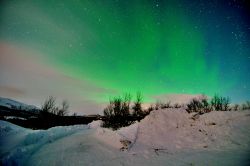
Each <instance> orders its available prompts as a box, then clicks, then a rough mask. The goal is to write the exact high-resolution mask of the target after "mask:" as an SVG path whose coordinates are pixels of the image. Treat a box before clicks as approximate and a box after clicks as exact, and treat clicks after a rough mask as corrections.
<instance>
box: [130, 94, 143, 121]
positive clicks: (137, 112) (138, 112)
mask: <svg viewBox="0 0 250 166" xmlns="http://www.w3.org/2000/svg"><path fill="white" fill-rule="evenodd" d="M132 109H133V110H134V112H133V115H134V116H136V117H143V116H144V112H143V110H142V95H141V93H140V92H138V93H137V95H136V100H135V102H134V105H133V107H132Z"/></svg>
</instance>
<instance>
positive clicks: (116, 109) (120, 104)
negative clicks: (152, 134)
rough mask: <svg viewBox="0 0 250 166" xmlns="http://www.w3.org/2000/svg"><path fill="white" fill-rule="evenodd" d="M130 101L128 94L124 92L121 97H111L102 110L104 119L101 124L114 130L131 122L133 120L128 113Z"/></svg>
mask: <svg viewBox="0 0 250 166" xmlns="http://www.w3.org/2000/svg"><path fill="white" fill-rule="evenodd" d="M130 101H131V95H130V94H125V95H124V97H123V98H121V97H114V98H113V99H111V100H110V101H109V105H108V106H107V107H106V108H105V109H104V111H103V113H104V116H105V118H106V119H104V122H103V124H102V126H103V127H107V128H112V129H114V130H116V129H118V128H120V127H125V126H128V125H130V124H132V123H133V121H132V120H131V116H130V113H129V110H130Z"/></svg>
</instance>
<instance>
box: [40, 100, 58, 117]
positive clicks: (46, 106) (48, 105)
mask: <svg viewBox="0 0 250 166" xmlns="http://www.w3.org/2000/svg"><path fill="white" fill-rule="evenodd" d="M41 110H42V112H49V113H55V112H56V110H57V107H56V98H55V97H53V96H49V97H48V98H47V99H46V100H45V102H44V103H43V105H42V107H41Z"/></svg>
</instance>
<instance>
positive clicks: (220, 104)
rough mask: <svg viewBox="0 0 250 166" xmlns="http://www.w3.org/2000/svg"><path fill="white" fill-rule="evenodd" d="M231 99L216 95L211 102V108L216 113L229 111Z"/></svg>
mask: <svg viewBox="0 0 250 166" xmlns="http://www.w3.org/2000/svg"><path fill="white" fill-rule="evenodd" d="M229 104H230V99H229V97H221V96H218V95H215V96H214V97H213V98H212V100H211V106H212V108H213V109H214V110H215V111H229Z"/></svg>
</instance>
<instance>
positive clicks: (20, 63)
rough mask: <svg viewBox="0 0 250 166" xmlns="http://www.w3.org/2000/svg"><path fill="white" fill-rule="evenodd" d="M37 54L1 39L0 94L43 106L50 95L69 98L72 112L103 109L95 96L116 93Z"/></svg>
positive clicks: (99, 110)
mask: <svg viewBox="0 0 250 166" xmlns="http://www.w3.org/2000/svg"><path fill="white" fill-rule="evenodd" d="M35 54H38V53H37V52H32V51H28V50H27V49H23V48H20V47H17V46H15V45H11V44H8V43H3V42H0V78H1V79H0V94H1V95H4V96H3V97H10V98H13V99H16V100H20V101H22V102H25V103H27V104H34V105H36V106H41V103H42V102H43V101H44V100H45V99H46V97H48V96H49V95H53V96H55V97H57V99H58V102H60V101H62V100H63V99H67V100H68V101H69V103H70V105H71V107H70V108H71V110H72V112H78V113H80V114H92V113H100V112H101V111H102V107H103V106H102V103H98V102H96V101H94V100H93V98H94V96H95V95H97V96H102V95H105V94H106V93H114V92H113V91H112V90H109V89H105V88H102V87H98V86H95V85H93V84H91V83H90V82H87V81H85V80H84V79H81V80H80V79H78V78H75V77H72V76H70V75H65V74H64V73H62V72H60V71H59V70H58V69H56V68H55V67H53V66H49V65H48V64H46V63H44V62H43V61H42V60H41V59H39V58H38V57H39V56H34V55H35ZM41 57H42V56H41Z"/></svg>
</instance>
